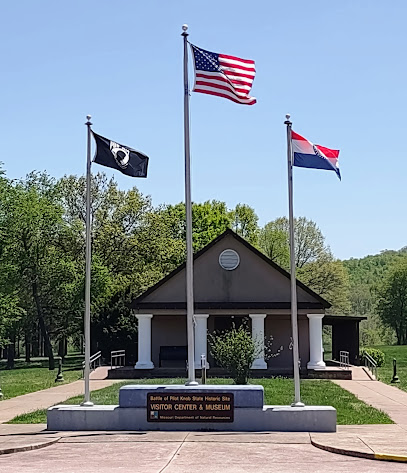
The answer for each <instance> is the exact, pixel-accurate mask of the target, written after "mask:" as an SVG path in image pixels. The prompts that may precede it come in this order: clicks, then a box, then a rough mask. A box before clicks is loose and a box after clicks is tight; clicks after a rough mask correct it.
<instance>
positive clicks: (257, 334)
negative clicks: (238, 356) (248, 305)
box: [249, 314, 267, 370]
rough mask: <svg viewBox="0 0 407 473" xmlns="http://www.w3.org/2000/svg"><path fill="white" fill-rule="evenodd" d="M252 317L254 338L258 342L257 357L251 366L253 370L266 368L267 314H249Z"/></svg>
mask: <svg viewBox="0 0 407 473" xmlns="http://www.w3.org/2000/svg"><path fill="white" fill-rule="evenodd" d="M249 317H250V318H251V319H252V338H253V340H254V342H255V343H256V352H257V353H258V358H256V359H255V360H254V362H253V364H252V366H251V369H252V370H266V369H267V363H266V362H265V361H264V320H265V318H266V317H267V314H249Z"/></svg>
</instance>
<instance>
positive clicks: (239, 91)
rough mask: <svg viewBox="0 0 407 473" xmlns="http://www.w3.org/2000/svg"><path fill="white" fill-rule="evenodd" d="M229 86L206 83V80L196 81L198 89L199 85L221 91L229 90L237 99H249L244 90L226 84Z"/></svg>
mask: <svg viewBox="0 0 407 473" xmlns="http://www.w3.org/2000/svg"><path fill="white" fill-rule="evenodd" d="M226 84H227V85H221V84H214V83H213V82H211V81H204V80H196V81H195V88H198V87H196V86H198V85H204V86H207V87H213V88H216V89H221V90H228V91H229V92H230V93H232V94H235V95H236V97H239V98H242V99H247V98H249V97H248V95H247V93H246V90H244V89H236V88H234V87H233V86H232V85H231V84H229V82H226Z"/></svg>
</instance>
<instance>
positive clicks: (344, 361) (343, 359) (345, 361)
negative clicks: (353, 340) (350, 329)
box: [339, 350, 350, 370]
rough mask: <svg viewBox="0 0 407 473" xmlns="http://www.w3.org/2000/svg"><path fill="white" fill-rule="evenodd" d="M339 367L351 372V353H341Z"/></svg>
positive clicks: (343, 351)
mask: <svg viewBox="0 0 407 473" xmlns="http://www.w3.org/2000/svg"><path fill="white" fill-rule="evenodd" d="M339 366H340V368H341V369H343V370H349V369H350V363H349V352H348V351H345V350H342V351H340V352H339Z"/></svg>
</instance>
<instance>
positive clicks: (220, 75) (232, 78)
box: [191, 44, 256, 105]
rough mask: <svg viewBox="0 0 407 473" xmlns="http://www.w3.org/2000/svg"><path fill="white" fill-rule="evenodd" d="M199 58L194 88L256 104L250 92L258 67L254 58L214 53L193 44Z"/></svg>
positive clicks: (196, 60)
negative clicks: (252, 59) (256, 67)
mask: <svg viewBox="0 0 407 473" xmlns="http://www.w3.org/2000/svg"><path fill="white" fill-rule="evenodd" d="M191 48H192V52H193V54H194V59H195V86H194V89H193V91H194V92H202V93H203V94H210V95H218V96H219V97H225V98H226V99H229V100H233V102H236V103H242V104H245V105H253V104H255V103H256V99H255V98H254V97H250V96H249V92H250V89H251V88H252V84H253V80H254V76H255V74H256V69H255V66H254V61H251V60H250V59H240V58H238V57H234V56H227V55H226V54H217V53H211V52H210V51H205V50H204V49H201V48H198V47H197V46H194V45H193V44H191Z"/></svg>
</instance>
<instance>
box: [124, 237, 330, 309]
mask: <svg viewBox="0 0 407 473" xmlns="http://www.w3.org/2000/svg"><path fill="white" fill-rule="evenodd" d="M228 236H230V237H233V238H234V239H235V240H236V241H237V242H239V243H240V244H242V245H244V246H245V247H246V248H247V249H248V250H249V251H250V252H251V253H253V254H254V255H255V256H256V257H258V258H260V259H261V260H262V261H264V262H265V263H267V264H268V265H269V266H270V267H271V268H273V269H274V270H276V271H277V272H278V273H280V274H281V275H282V276H284V278H287V279H288V280H290V273H288V272H287V271H285V270H284V269H283V268H282V267H281V266H279V265H278V264H276V263H274V262H273V261H271V260H270V259H269V258H267V256H266V255H264V254H263V253H261V252H260V251H259V250H257V249H256V248H255V247H254V246H252V245H251V244H250V243H248V242H247V241H246V240H245V239H243V238H242V237H240V236H239V235H238V234H237V233H235V232H234V231H233V230H231V229H227V230H226V231H224V232H223V233H222V234H221V235H219V236H218V237H217V238H215V239H214V240H212V241H211V242H210V243H209V244H208V245H206V246H205V247H204V248H202V249H201V250H200V251H198V252H197V253H195V254H194V266H195V263H196V262H197V260H199V259H200V258H202V257H203V256H204V255H205V254H207V253H208V252H209V251H210V250H211V249H212V248H213V247H214V246H216V245H218V244H219V243H220V242H221V241H222V240H224V239H225V238H226V237H228ZM185 266H186V263H183V264H181V265H180V266H178V268H176V269H175V270H173V271H172V272H171V273H169V274H168V275H167V276H165V277H164V278H163V279H161V280H160V281H159V282H158V283H157V284H155V285H154V286H152V287H150V288H149V289H147V290H146V291H145V292H144V293H143V294H141V295H140V296H139V297H137V298H136V299H134V300H133V302H132V304H131V307H132V308H134V309H137V308H142V307H143V306H144V307H145V308H147V307H149V308H154V306H155V308H164V306H165V308H170V307H172V308H179V306H180V304H181V305H182V303H181V302H180V303H175V302H172V303H169V304H167V303H165V304H164V303H162V302H161V303H154V302H147V301H145V299H146V298H148V296H150V295H152V294H153V293H155V292H156V291H158V290H159V288H160V287H161V286H163V285H165V284H166V283H168V282H169V281H170V280H171V279H173V278H174V277H175V276H176V275H177V274H178V273H180V272H181V271H183V270H185ZM297 287H298V288H301V289H302V290H303V291H305V293H307V294H308V295H309V296H311V297H312V298H313V299H314V300H316V301H315V302H308V303H307V306H306V307H305V306H304V307H303V308H329V307H331V304H330V303H329V302H328V301H326V300H325V299H324V298H322V297H321V296H319V295H318V294H317V293H315V292H314V291H313V290H312V289H310V288H309V287H307V286H306V285H305V284H303V283H302V282H301V281H298V279H297ZM163 304H164V305H163ZM228 304H229V305H231V304H233V303H232V302H229V303H228ZM253 304H256V303H253V302H252V303H251V305H253ZM195 305H196V306H201V307H202V308H206V307H209V306H211V307H213V308H216V307H217V304H212V305H211V304H209V303H207V304H206V305H205V304H202V303H201V304H200V303H199V302H198V303H195ZM238 305H240V306H241V307H243V306H244V303H243V304H242V303H241V302H240V303H238ZM257 305H258V306H259V307H261V308H263V307H264V308H265V307H266V305H267V304H266V303H265V302H264V301H263V302H259V303H257ZM269 305H270V308H272V307H273V306H275V305H276V303H275V302H270V303H269ZM301 305H304V304H302V303H301V302H299V303H298V307H299V308H301ZM204 306H205V307H204ZM225 307H226V308H227V304H226V305H225ZM244 308H246V307H244ZM278 308H289V305H287V303H286V302H281V303H280V305H279V307H278Z"/></svg>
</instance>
